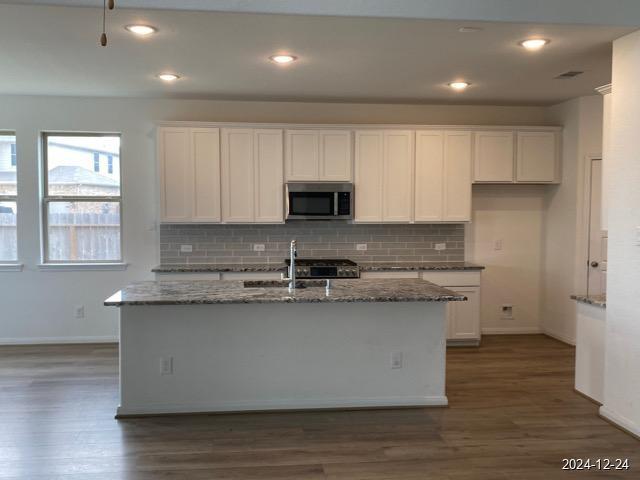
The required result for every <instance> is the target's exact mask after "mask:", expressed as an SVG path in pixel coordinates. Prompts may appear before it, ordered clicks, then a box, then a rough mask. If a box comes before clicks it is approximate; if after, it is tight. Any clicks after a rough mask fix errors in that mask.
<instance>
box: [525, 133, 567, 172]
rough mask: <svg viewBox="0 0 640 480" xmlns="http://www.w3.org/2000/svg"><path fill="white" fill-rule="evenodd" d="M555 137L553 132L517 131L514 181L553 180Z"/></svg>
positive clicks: (554, 170)
mask: <svg viewBox="0 0 640 480" xmlns="http://www.w3.org/2000/svg"><path fill="white" fill-rule="evenodd" d="M556 138H557V136H556V134H555V132H518V154H517V162H516V181H518V182H537V183H538V182H553V181H555V178H556V150H557V149H556V142H557V139H556Z"/></svg>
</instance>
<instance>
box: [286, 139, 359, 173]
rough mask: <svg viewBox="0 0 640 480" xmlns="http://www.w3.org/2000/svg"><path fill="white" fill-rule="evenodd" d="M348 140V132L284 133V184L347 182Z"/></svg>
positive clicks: (350, 157)
mask: <svg viewBox="0 0 640 480" xmlns="http://www.w3.org/2000/svg"><path fill="white" fill-rule="evenodd" d="M351 137H352V134H351V131H350V130H287V131H286V153H285V155H286V160H285V165H286V179H287V181H296V182H316V181H330V182H350V181H351V180H352V173H351V164H352V153H351V152H352V148H351Z"/></svg>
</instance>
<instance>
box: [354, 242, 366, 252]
mask: <svg viewBox="0 0 640 480" xmlns="http://www.w3.org/2000/svg"><path fill="white" fill-rule="evenodd" d="M366 249H367V244H366V243H358V244H356V250H360V251H365V250H366Z"/></svg>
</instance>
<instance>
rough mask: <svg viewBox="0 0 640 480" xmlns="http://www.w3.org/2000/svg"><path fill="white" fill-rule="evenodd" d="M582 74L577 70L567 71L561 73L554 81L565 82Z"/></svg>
mask: <svg viewBox="0 0 640 480" xmlns="http://www.w3.org/2000/svg"><path fill="white" fill-rule="evenodd" d="M583 73H584V72H581V71H579V70H569V71H568V72H564V73H561V74H560V75H558V76H557V77H556V80H565V79H567V78H573V77H577V76H578V75H582V74H583Z"/></svg>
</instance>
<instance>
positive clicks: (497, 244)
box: [493, 238, 502, 251]
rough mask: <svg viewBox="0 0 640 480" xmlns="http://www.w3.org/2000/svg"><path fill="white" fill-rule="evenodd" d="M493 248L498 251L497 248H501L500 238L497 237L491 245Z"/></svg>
mask: <svg viewBox="0 0 640 480" xmlns="http://www.w3.org/2000/svg"><path fill="white" fill-rule="evenodd" d="M493 249H494V250H496V251H498V250H502V239H501V238H499V239H498V240H496V241H495V243H494V245H493Z"/></svg>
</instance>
